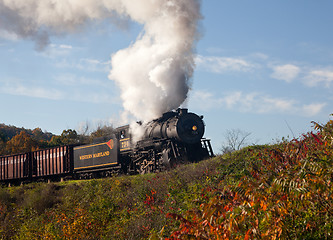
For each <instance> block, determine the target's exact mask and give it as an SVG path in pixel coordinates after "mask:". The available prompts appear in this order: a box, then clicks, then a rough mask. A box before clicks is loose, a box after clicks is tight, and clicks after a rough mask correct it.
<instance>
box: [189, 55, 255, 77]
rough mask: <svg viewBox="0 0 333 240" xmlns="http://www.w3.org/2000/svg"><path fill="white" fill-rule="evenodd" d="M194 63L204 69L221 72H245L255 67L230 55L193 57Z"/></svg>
mask: <svg viewBox="0 0 333 240" xmlns="http://www.w3.org/2000/svg"><path fill="white" fill-rule="evenodd" d="M195 62H196V65H197V66H198V67H199V68H203V69H205V70H206V71H210V72H215V73H222V72H227V71H234V72H247V71H250V70H252V69H253V68H255V65H254V64H252V63H250V62H248V61H246V60H244V59H242V58H230V57H215V56H210V57H206V56H201V55H198V56H197V57H196V58H195Z"/></svg>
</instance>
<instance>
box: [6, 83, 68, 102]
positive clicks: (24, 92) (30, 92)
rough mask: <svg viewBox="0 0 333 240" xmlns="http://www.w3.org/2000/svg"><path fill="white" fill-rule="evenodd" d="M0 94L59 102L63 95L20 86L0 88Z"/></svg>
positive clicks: (54, 91) (53, 90)
mask: <svg viewBox="0 0 333 240" xmlns="http://www.w3.org/2000/svg"><path fill="white" fill-rule="evenodd" d="M0 92H2V93H6V94H11V95H18V96H27V97H35V98H44V99H51V100H60V99H63V98H64V94H63V93H62V92H61V91H59V90H57V89H50V88H42V87H28V86H24V85H20V84H16V85H10V86H5V87H0Z"/></svg>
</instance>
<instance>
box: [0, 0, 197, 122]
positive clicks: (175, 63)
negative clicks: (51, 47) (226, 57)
mask: <svg viewBox="0 0 333 240" xmlns="http://www.w3.org/2000/svg"><path fill="white" fill-rule="evenodd" d="M104 19H109V20H110V22H112V23H115V22H119V19H120V20H122V19H131V20H133V21H136V22H138V23H140V24H142V25H143V27H144V30H143V32H142V34H141V35H140V36H139V37H138V38H137V40H136V42H135V43H133V44H132V45H131V46H129V47H128V48H127V49H123V50H120V51H118V52H117V53H115V54H113V55H112V59H111V63H112V70H111V72H110V75H109V78H110V79H112V80H114V81H116V83H117V84H118V86H119V87H120V89H121V97H122V100H123V106H124V109H125V111H127V112H129V113H131V114H133V115H134V116H135V117H136V118H138V119H140V120H144V121H148V120H151V119H153V118H155V117H158V116H160V115H161V114H162V113H163V112H165V111H169V110H172V109H175V108H177V107H179V106H180V105H181V104H182V103H183V102H184V101H185V99H186V97H187V94H188V91H189V80H190V78H191V77H192V74H193V68H194V56H193V52H194V48H195V44H196V41H197V40H198V37H199V36H198V21H199V20H200V19H201V14H200V0H24V1H23V0H0V31H5V32H7V33H8V35H13V34H14V35H16V36H17V38H25V39H31V40H33V41H35V42H36V48H37V49H39V50H42V49H43V48H44V47H45V46H46V45H47V44H48V43H49V42H50V40H49V36H50V35H56V34H64V33H68V32H75V31H77V30H78V29H80V28H82V26H84V25H85V24H87V23H88V22H89V21H96V20H104Z"/></svg>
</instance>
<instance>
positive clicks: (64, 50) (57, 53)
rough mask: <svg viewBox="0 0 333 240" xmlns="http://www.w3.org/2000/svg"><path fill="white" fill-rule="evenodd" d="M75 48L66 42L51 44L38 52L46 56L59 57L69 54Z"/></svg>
mask: <svg viewBox="0 0 333 240" xmlns="http://www.w3.org/2000/svg"><path fill="white" fill-rule="evenodd" d="M72 50H73V47H72V46H70V45H66V44H60V45H57V44H50V45H48V46H47V47H46V49H45V50H44V51H42V52H38V53H37V54H39V55H41V56H43V57H46V58H58V57H64V56H68V55H69V54H70V53H71V52H72Z"/></svg>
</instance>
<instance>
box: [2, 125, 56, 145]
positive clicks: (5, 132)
mask: <svg viewBox="0 0 333 240" xmlns="http://www.w3.org/2000/svg"><path fill="white" fill-rule="evenodd" d="M22 131H25V132H26V133H28V134H29V135H30V136H32V138H34V139H36V140H39V141H41V140H43V141H50V140H51V138H52V137H53V136H55V135H54V134H52V133H50V132H43V131H42V130H41V129H40V128H35V129H33V130H31V129H25V128H18V127H15V126H11V125H6V124H3V123H0V139H2V140H3V141H5V142H7V141H9V140H11V139H12V138H13V137H14V136H16V135H18V134H20V133H21V132H22Z"/></svg>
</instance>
